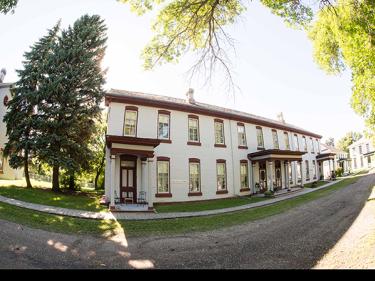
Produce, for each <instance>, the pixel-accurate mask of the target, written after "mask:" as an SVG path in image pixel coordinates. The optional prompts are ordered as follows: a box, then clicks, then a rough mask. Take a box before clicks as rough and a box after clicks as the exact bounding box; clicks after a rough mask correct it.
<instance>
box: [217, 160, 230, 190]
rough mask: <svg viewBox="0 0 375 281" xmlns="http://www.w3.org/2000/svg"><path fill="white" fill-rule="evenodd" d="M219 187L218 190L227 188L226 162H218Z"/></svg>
mask: <svg viewBox="0 0 375 281" xmlns="http://www.w3.org/2000/svg"><path fill="white" fill-rule="evenodd" d="M216 167H217V189H218V190H226V189H227V184H226V171H225V164H224V163H217V164H216Z"/></svg>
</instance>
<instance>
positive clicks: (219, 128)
mask: <svg viewBox="0 0 375 281" xmlns="http://www.w3.org/2000/svg"><path fill="white" fill-rule="evenodd" d="M215 144H225V139H224V123H223V121H222V120H215Z"/></svg>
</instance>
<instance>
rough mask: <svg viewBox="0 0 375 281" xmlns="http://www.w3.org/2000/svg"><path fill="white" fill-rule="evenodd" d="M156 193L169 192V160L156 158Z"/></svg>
mask: <svg viewBox="0 0 375 281" xmlns="http://www.w3.org/2000/svg"><path fill="white" fill-rule="evenodd" d="M157 173H158V178H157V180H158V193H170V191H169V160H158V162H157Z"/></svg>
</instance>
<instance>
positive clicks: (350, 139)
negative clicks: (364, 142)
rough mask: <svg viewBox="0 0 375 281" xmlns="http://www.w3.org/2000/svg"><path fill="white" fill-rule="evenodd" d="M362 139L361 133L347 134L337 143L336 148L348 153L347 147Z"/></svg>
mask: <svg viewBox="0 0 375 281" xmlns="http://www.w3.org/2000/svg"><path fill="white" fill-rule="evenodd" d="M361 137H362V134H361V133H357V132H348V133H346V134H345V136H343V137H342V138H341V139H339V141H338V142H337V147H338V148H339V149H341V150H343V151H345V152H348V153H349V145H351V144H352V143H354V142H356V141H357V140H359V139H360V138H361Z"/></svg>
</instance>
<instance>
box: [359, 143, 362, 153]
mask: <svg viewBox="0 0 375 281" xmlns="http://www.w3.org/2000/svg"><path fill="white" fill-rule="evenodd" d="M359 154H362V145H360V146H359Z"/></svg>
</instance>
